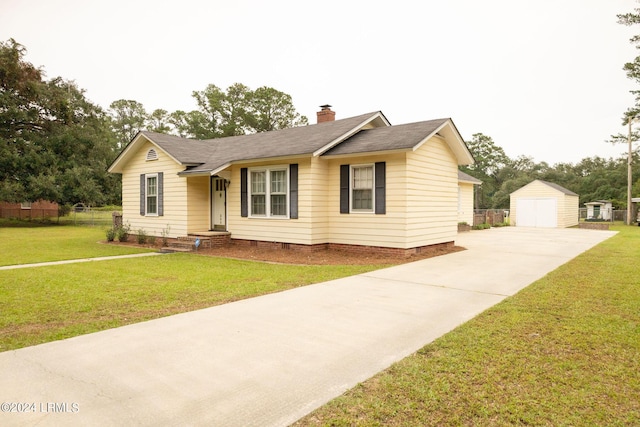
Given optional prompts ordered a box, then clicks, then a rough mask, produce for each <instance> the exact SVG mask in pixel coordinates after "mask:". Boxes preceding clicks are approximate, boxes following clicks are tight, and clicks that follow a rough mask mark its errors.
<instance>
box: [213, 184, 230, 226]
mask: <svg viewBox="0 0 640 427" xmlns="http://www.w3.org/2000/svg"><path fill="white" fill-rule="evenodd" d="M225 187H226V186H225V180H224V179H223V178H217V177H214V178H211V228H212V229H213V230H222V231H226V230H227V192H226V189H225Z"/></svg>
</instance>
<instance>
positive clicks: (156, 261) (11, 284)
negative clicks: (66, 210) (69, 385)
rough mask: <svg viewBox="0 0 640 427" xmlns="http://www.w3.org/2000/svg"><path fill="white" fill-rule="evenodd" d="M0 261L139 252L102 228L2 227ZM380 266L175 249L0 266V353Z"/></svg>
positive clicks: (48, 259) (35, 260) (24, 260)
mask: <svg viewBox="0 0 640 427" xmlns="http://www.w3.org/2000/svg"><path fill="white" fill-rule="evenodd" d="M0 233H2V234H1V238H0V253H2V262H1V264H5V265H6V264H15V263H27V262H42V261H51V260H61V259H73V258H79V257H89V256H105V255H116V254H121V253H127V252H128V253H131V252H135V251H134V250H132V249H131V248H122V247H118V246H109V245H103V244H99V243H97V241H98V240H101V239H102V240H104V232H103V231H102V230H100V229H95V228H87V227H71V226H57V227H56V226H49V227H36V228H3V229H1V230H0ZM380 267H382V266H379V265H378V266H376V265H369V266H362V265H354V266H340V265H337V266H336V265H331V266H317V265H316V266H296V265H278V264H266V263H259V262H251V261H240V260H231V259H224V258H213V257H208V256H202V255H197V254H171V255H163V256H157V257H149V258H136V259H119V260H109V261H100V262H92V263H78V264H67V265H58V266H48V267H34V268H24V269H15V270H4V271H0V351H7V350H11V349H17V348H21V347H26V346H31V345H35V344H40V343H44V342H48V341H53V340H59V339H63V338H69V337H73V336H77V335H82V334H86V333H90V332H96V331H100V330H104V329H108V328H114V327H118V326H123V325H126V324H131V323H136V322H140V321H143V320H148V319H154V318H158V317H162V316H167V315H171V314H177V313H182V312H186V311H190V310H196V309H200V308H205V307H210V306H214V305H218V304H224V303H227V302H231V301H236V300H240V299H243V298H249V297H253V296H257V295H262V294H266V293H270V292H277V291H282V290H286V289H291V288H295V287H298V286H303V285H307V284H311V283H318V282H322V281H327V280H332V279H336V278H339V277H345V276H350V275H353V274H358V273H362V272H365V271H371V270H374V269H377V268H380Z"/></svg>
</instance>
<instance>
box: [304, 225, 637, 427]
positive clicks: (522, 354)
mask: <svg viewBox="0 0 640 427" xmlns="http://www.w3.org/2000/svg"><path fill="white" fill-rule="evenodd" d="M612 229H614V230H618V231H620V233H619V234H618V235H616V236H615V237H613V238H611V239H609V240H607V241H605V242H603V243H602V244H600V245H598V246H597V247H595V248H593V249H591V250H590V251H588V252H586V253H584V254H582V255H580V256H579V257H577V258H575V259H574V260H572V261H570V262H569V263H567V264H565V265H564V266H562V267H560V268H558V269H557V270H555V271H553V272H551V273H550V274H548V275H547V276H545V277H544V278H542V279H541V280H539V281H537V282H535V283H534V284H532V285H531V286H529V287H527V288H525V289H524V290H522V291H521V292H520V293H518V294H517V295H515V296H513V297H510V298H508V299H506V300H504V301H503V302H502V303H500V304H498V305H497V306H495V307H493V308H491V309H489V310H487V311H485V312H484V313H482V314H481V315H480V316H478V317H476V318H475V319H473V320H471V321H469V322H467V323H466V324H464V325H462V326H461V327H459V328H457V329H455V330H454V331H452V332H451V333H449V334H447V335H445V336H443V337H442V338H440V339H438V340H436V341H434V342H433V343H432V344H429V345H427V346H425V347H424V348H423V349H421V350H420V351H418V352H417V353H416V354H414V355H412V356H410V357H407V358H406V359H404V360H402V361H401V362H399V363H397V364H395V365H393V366H392V367H390V368H389V369H387V370H385V371H384V372H382V373H380V374H379V375H376V376H375V377H373V378H371V379H370V380H368V381H365V382H364V383H361V384H360V385H358V386H356V387H355V388H353V389H352V390H350V391H348V392H347V393H345V394H344V395H343V396H341V397H339V398H337V399H335V400H333V401H332V402H330V403H329V404H327V405H325V406H324V407H322V408H320V409H319V410H317V411H316V412H314V413H312V414H310V415H309V416H307V417H305V418H304V419H303V420H301V421H300V422H298V423H297V424H296V425H297V426H315V425H323V426H426V425H433V426H455V425H460V426H496V425H548V426H561V425H565V426H570V425H574V426H595V425H598V426H631V425H640V227H629V226H616V227H612ZM594 232H597V231H594ZM497 262H499V261H498V260H497Z"/></svg>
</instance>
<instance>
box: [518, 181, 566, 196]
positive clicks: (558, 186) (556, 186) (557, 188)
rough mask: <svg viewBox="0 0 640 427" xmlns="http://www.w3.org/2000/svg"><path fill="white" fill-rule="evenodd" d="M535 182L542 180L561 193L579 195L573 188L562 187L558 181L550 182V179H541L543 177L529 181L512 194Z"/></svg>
mask: <svg viewBox="0 0 640 427" xmlns="http://www.w3.org/2000/svg"><path fill="white" fill-rule="evenodd" d="M534 182H540V183H542V184H545V185H547V186H549V187H551V188H553V189H554V190H558V191H560V192H561V193H563V194H566V195H567V196H576V197H577V196H578V195H577V194H576V193H574V192H573V191H571V190H567V189H566V188H564V187H562V186H561V185H558V184H556V183H553V182H549V181H543V180H541V179H536V180H533V181H531V182H530V183H528V184H527V185H524V186H522V187H520V188H518V189H517V190H516V191H513V192H512V193H511V194H513V193H516V192H518V191H520V190H522V189H523V188H526V187H528V186H530V185H531V184H533V183H534Z"/></svg>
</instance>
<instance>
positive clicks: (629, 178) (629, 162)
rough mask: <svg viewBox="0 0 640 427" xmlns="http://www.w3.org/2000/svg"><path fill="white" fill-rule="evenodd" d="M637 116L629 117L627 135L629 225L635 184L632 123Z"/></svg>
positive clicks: (629, 223)
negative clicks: (632, 166)
mask: <svg viewBox="0 0 640 427" xmlns="http://www.w3.org/2000/svg"><path fill="white" fill-rule="evenodd" d="M636 119H637V117H629V121H628V124H629V134H628V135H627V142H628V143H629V155H628V157H627V221H626V222H627V225H631V211H632V210H631V186H632V185H633V176H632V173H631V160H632V158H633V157H632V153H633V148H632V144H631V142H632V141H631V124H632V123H633V121H634V120H636Z"/></svg>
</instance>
